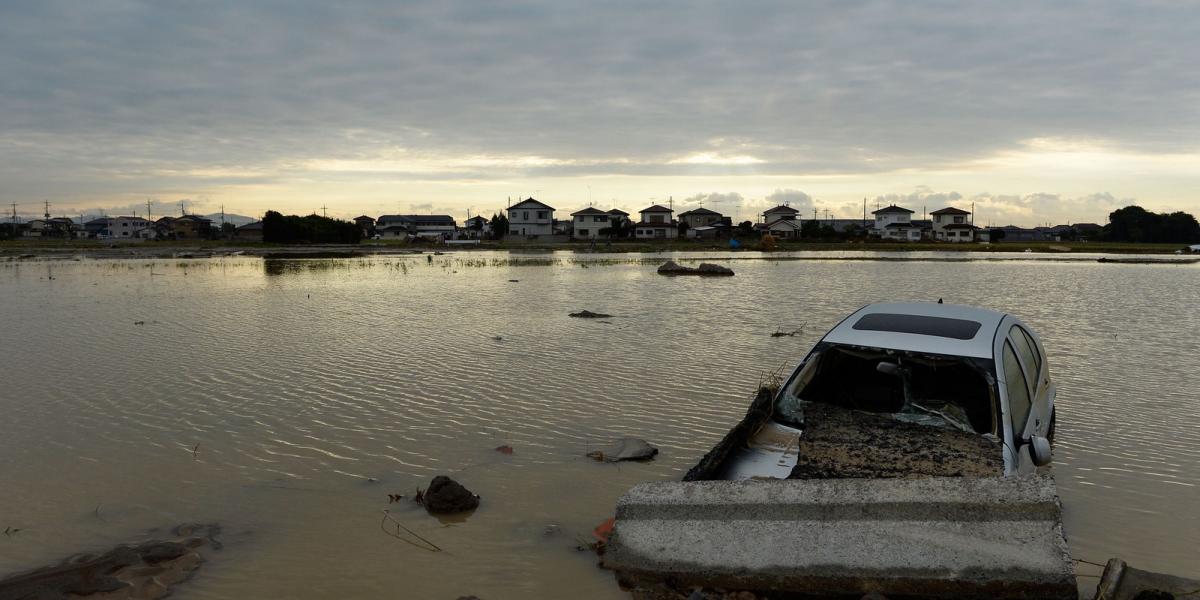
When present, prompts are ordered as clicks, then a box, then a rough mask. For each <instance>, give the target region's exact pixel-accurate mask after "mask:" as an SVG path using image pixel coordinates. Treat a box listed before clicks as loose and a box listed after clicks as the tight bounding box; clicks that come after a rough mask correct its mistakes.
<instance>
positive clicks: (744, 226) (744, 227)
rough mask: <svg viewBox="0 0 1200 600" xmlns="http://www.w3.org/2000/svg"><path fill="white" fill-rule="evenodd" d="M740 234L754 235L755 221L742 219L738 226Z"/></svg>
mask: <svg viewBox="0 0 1200 600" xmlns="http://www.w3.org/2000/svg"><path fill="white" fill-rule="evenodd" d="M737 234H738V235H754V223H752V222H750V221H742V222H741V223H738V226H737Z"/></svg>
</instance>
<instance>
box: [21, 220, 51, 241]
mask: <svg viewBox="0 0 1200 600" xmlns="http://www.w3.org/2000/svg"><path fill="white" fill-rule="evenodd" d="M44 233H46V220H45V219H33V220H31V221H26V222H25V231H23V232H21V236H22V237H42V235H43V234H44Z"/></svg>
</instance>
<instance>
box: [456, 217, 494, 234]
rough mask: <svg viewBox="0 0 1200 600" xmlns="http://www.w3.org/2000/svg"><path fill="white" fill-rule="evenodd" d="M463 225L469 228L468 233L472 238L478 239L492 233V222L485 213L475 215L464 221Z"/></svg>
mask: <svg viewBox="0 0 1200 600" xmlns="http://www.w3.org/2000/svg"><path fill="white" fill-rule="evenodd" d="M463 227H464V228H466V230H467V235H468V236H469V237H471V238H474V239H478V238H481V237H483V236H485V235H488V234H490V233H492V222H491V221H489V220H488V219H487V218H485V217H484V216H483V215H475V216H473V217H471V218H470V219H467V220H466V221H463Z"/></svg>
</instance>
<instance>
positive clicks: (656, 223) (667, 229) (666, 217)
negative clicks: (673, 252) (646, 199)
mask: <svg viewBox="0 0 1200 600" xmlns="http://www.w3.org/2000/svg"><path fill="white" fill-rule="evenodd" d="M638 213H640V214H641V215H642V220H641V221H639V222H637V223H635V224H634V229H633V237H635V238H641V239H653V238H660V239H661V238H675V237H679V226H678V225H677V224H676V223H675V221H674V219H672V218H671V215H673V214H674V213H675V211H673V210H671V209H669V208H667V207H665V206H660V205H658V204H655V205H654V206H651V207H650V208H644V209H642V210H639V211H638Z"/></svg>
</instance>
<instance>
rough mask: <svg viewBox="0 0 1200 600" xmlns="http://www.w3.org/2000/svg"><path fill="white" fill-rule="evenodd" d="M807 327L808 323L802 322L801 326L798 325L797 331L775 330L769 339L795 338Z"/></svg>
mask: <svg viewBox="0 0 1200 600" xmlns="http://www.w3.org/2000/svg"><path fill="white" fill-rule="evenodd" d="M807 325H808V321H805V322H803V323H801V324H800V328H799V329H793V330H791V331H783V330H782V329H776V330H775V333H772V334H771V337H784V336H788V337H795V336H797V335H800V334H802V333H804V328H805V327H806V326H807Z"/></svg>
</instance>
